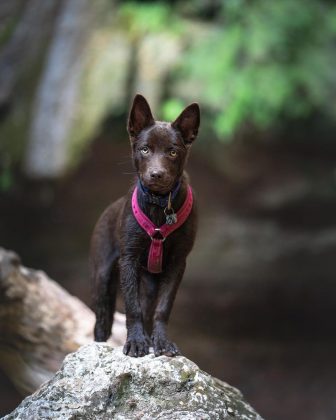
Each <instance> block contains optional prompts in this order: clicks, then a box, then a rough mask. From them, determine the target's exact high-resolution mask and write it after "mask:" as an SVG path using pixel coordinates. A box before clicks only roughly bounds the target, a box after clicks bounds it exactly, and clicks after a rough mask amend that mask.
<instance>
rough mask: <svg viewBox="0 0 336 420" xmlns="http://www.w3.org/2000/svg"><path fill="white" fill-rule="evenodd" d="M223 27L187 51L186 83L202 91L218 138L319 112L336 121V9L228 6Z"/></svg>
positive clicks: (312, 2) (314, 2)
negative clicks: (249, 125)
mask: <svg viewBox="0 0 336 420" xmlns="http://www.w3.org/2000/svg"><path fill="white" fill-rule="evenodd" d="M218 21H219V22H217V25H216V26H217V27H216V28H214V29H213V30H212V31H211V32H210V33H209V34H208V36H206V37H204V38H203V39H199V41H198V43H194V44H193V46H192V47H191V49H190V50H189V51H188V52H187V54H186V57H185V60H184V64H183V67H182V72H181V76H180V77H183V78H186V79H191V80H192V81H193V82H194V84H197V85H198V86H200V94H201V98H202V102H203V103H205V104H206V105H207V106H208V107H210V108H211V109H213V111H214V112H215V115H216V120H215V127H216V130H217V132H218V134H219V135H220V136H224V137H225V136H230V135H231V134H233V133H234V132H235V131H236V130H237V129H239V127H240V126H241V125H243V124H244V123H246V122H250V123H253V124H254V125H255V126H257V127H260V128H266V127H268V126H271V125H272V124H275V123H276V122H277V121H278V120H279V118H284V117H285V118H301V117H306V116H308V115H309V113H311V112H312V111H314V110H319V111H322V112H324V113H327V114H331V116H332V117H333V118H336V107H335V106H334V105H331V103H333V98H332V92H333V90H334V88H333V86H335V82H336V72H335V70H334V69H335V68H336V54H335V52H336V51H335V41H336V25H335V22H336V6H334V5H332V4H331V3H329V4H328V3H324V2H321V1H318V0H296V1H292V0H281V1H278V2H271V1H269V0H255V1H253V2H251V1H248V0H226V1H223V2H222V9H221V14H220V18H219V19H218ZM330 105H331V106H330Z"/></svg>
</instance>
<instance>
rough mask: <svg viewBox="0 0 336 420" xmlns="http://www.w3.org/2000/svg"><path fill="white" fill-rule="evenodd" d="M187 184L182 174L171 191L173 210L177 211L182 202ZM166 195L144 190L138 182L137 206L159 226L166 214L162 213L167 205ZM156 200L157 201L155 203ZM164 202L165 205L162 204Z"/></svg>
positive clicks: (163, 221)
mask: <svg viewBox="0 0 336 420" xmlns="http://www.w3.org/2000/svg"><path fill="white" fill-rule="evenodd" d="M187 185H188V183H187V180H186V177H185V176H184V175H183V176H182V177H181V179H180V180H179V181H178V182H177V183H176V185H175V187H174V189H173V190H172V191H171V193H172V196H171V205H172V207H173V209H174V211H175V212H176V211H178V210H179V208H180V207H181V206H182V204H183V203H184V200H185V198H186V193H187ZM149 196H150V197H149ZM168 197H169V194H167V195H166V196H159V195H157V194H153V193H151V192H150V191H148V190H147V191H146V189H144V187H143V186H142V185H141V184H140V185H139V184H138V196H137V198H138V203H139V206H140V208H141V210H142V211H143V212H144V213H145V214H146V216H148V217H149V218H150V220H151V221H152V222H153V223H154V224H155V225H156V226H161V225H163V224H164V223H165V220H166V216H165V214H164V209H165V208H166V207H167V205H168ZM156 200H157V203H155V201H156ZM165 203H166V205H164V204H165Z"/></svg>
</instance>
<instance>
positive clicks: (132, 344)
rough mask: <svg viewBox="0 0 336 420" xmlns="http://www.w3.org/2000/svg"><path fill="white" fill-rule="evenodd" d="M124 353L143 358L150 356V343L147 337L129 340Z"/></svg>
mask: <svg viewBox="0 0 336 420" xmlns="http://www.w3.org/2000/svg"><path fill="white" fill-rule="evenodd" d="M123 352H124V354H125V355H126V356H131V357H143V356H146V354H149V343H148V340H146V337H142V338H129V339H127V341H126V343H125V345H124V349H123Z"/></svg>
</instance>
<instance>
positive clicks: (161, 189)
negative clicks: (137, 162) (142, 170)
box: [141, 179, 174, 195]
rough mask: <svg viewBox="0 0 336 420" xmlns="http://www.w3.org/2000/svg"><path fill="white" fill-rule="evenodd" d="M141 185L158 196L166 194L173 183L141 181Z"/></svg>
mask: <svg viewBox="0 0 336 420" xmlns="http://www.w3.org/2000/svg"><path fill="white" fill-rule="evenodd" d="M141 182H142V185H143V186H144V187H145V188H147V189H148V190H149V191H150V192H152V193H154V194H159V195H166V194H168V193H169V192H170V191H171V190H172V188H173V185H174V183H173V182H165V181H161V182H158V181H155V182H154V181H149V182H146V181H145V180H144V179H141Z"/></svg>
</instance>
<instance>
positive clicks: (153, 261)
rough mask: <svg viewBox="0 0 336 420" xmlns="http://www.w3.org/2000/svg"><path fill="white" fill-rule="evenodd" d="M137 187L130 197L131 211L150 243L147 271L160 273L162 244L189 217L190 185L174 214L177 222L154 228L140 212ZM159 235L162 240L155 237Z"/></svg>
mask: <svg viewBox="0 0 336 420" xmlns="http://www.w3.org/2000/svg"><path fill="white" fill-rule="evenodd" d="M137 193H138V187H135V189H134V191H133V195H132V210H133V214H134V217H135V218H136V220H137V222H138V223H139V225H140V226H141V227H142V229H143V230H144V231H145V232H146V233H147V234H148V235H149V236H150V238H151V240H152V242H151V245H150V248H149V253H148V262H147V270H148V271H149V272H150V273H161V272H162V256H163V242H164V241H165V239H166V238H167V236H169V235H170V234H171V233H172V232H174V231H175V230H176V229H178V228H179V227H181V226H182V225H183V223H184V222H185V221H186V220H187V218H188V217H189V215H190V212H191V209H192V206H193V194H192V189H191V187H190V185H188V189H187V196H186V199H185V201H184V203H183V205H182V207H181V208H180V209H179V210H178V212H177V213H176V217H177V221H176V223H174V224H172V225H168V224H167V223H164V224H163V225H161V226H160V227H158V226H156V225H155V224H154V223H153V222H152V221H151V220H150V219H149V218H148V217H147V216H146V215H145V213H144V212H143V211H142V210H141V208H140V206H139V203H138V198H137ZM158 234H160V235H161V236H162V238H157V237H156V236H157V235H158Z"/></svg>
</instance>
